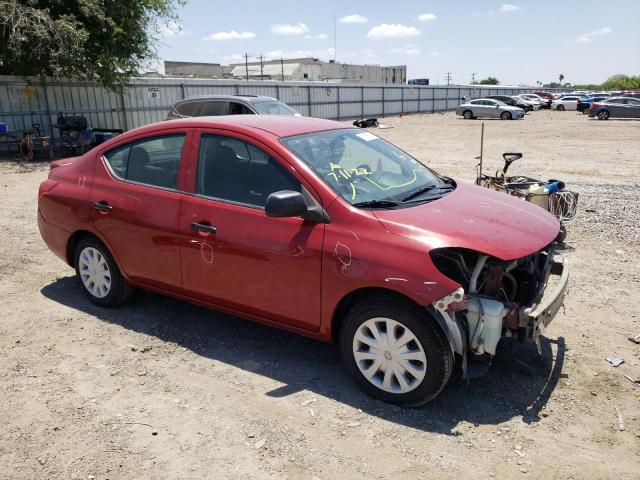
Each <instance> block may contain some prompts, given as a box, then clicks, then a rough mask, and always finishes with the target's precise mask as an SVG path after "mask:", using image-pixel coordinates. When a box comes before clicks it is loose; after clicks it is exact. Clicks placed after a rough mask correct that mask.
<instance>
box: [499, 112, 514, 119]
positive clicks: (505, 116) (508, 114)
mask: <svg viewBox="0 0 640 480" xmlns="http://www.w3.org/2000/svg"><path fill="white" fill-rule="evenodd" d="M500 118H501V119H502V120H511V112H502V114H501V115H500Z"/></svg>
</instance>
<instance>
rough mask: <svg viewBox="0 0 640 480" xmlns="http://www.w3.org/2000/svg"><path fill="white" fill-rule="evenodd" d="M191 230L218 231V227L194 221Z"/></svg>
mask: <svg viewBox="0 0 640 480" xmlns="http://www.w3.org/2000/svg"><path fill="white" fill-rule="evenodd" d="M191 230H195V231H197V232H204V233H216V231H217V230H216V227H214V226H213V225H205V224H203V223H196V222H193V223H192V224H191Z"/></svg>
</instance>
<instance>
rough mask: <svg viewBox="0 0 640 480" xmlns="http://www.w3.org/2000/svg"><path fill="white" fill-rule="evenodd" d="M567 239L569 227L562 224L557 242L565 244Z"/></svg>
mask: <svg viewBox="0 0 640 480" xmlns="http://www.w3.org/2000/svg"><path fill="white" fill-rule="evenodd" d="M566 239H567V226H566V225H565V224H564V223H560V231H559V232H558V235H557V236H556V242H558V243H564V241H565V240H566Z"/></svg>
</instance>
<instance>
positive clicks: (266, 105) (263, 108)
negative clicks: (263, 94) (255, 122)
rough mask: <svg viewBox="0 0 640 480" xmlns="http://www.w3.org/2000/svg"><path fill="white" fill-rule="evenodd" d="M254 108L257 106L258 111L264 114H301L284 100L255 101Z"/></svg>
mask: <svg viewBox="0 0 640 480" xmlns="http://www.w3.org/2000/svg"><path fill="white" fill-rule="evenodd" d="M251 105H253V108H255V109H256V110H257V111H258V113H261V114H263V115H297V116H300V113H299V112H297V111H296V110H294V109H293V108H291V107H290V106H289V105H286V104H284V103H282V102H276V101H271V102H255V103H252V104H251Z"/></svg>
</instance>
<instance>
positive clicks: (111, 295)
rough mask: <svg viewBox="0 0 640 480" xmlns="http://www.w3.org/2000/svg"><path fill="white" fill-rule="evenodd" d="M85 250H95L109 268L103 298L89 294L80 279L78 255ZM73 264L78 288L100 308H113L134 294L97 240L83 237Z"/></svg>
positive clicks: (106, 250)
mask: <svg viewBox="0 0 640 480" xmlns="http://www.w3.org/2000/svg"><path fill="white" fill-rule="evenodd" d="M87 248H92V249H95V250H97V251H98V252H99V253H100V254H101V255H102V256H103V257H104V260H105V262H106V264H107V266H108V268H109V274H110V277H111V285H110V287H109V289H108V293H107V294H106V295H105V296H103V297H98V296H96V295H94V294H93V293H92V292H90V291H89V289H88V288H87V287H86V286H85V285H84V283H83V281H82V278H81V274H80V255H81V253H82V252H83V250H85V249H87ZM73 262H74V265H75V268H76V278H77V279H78V283H79V284H80V287H81V288H82V290H83V291H84V293H85V295H87V297H89V299H90V300H91V301H92V302H93V303H95V304H96V305H100V306H102V307H115V306H117V305H120V304H122V303H124V302H126V301H127V300H129V299H130V298H131V296H132V295H133V293H134V292H135V287H134V286H133V285H131V284H130V283H129V282H128V281H127V280H126V279H125V278H124V277H123V276H122V273H121V272H120V269H119V268H118V265H117V264H116V262H115V260H114V259H113V257H112V256H111V253H110V252H109V249H108V248H107V247H106V246H105V245H104V244H103V243H102V242H101V241H100V240H98V239H97V238H93V237H85V238H83V239H81V240H80V241H79V242H78V244H77V245H76V249H75V252H74V256H73Z"/></svg>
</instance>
